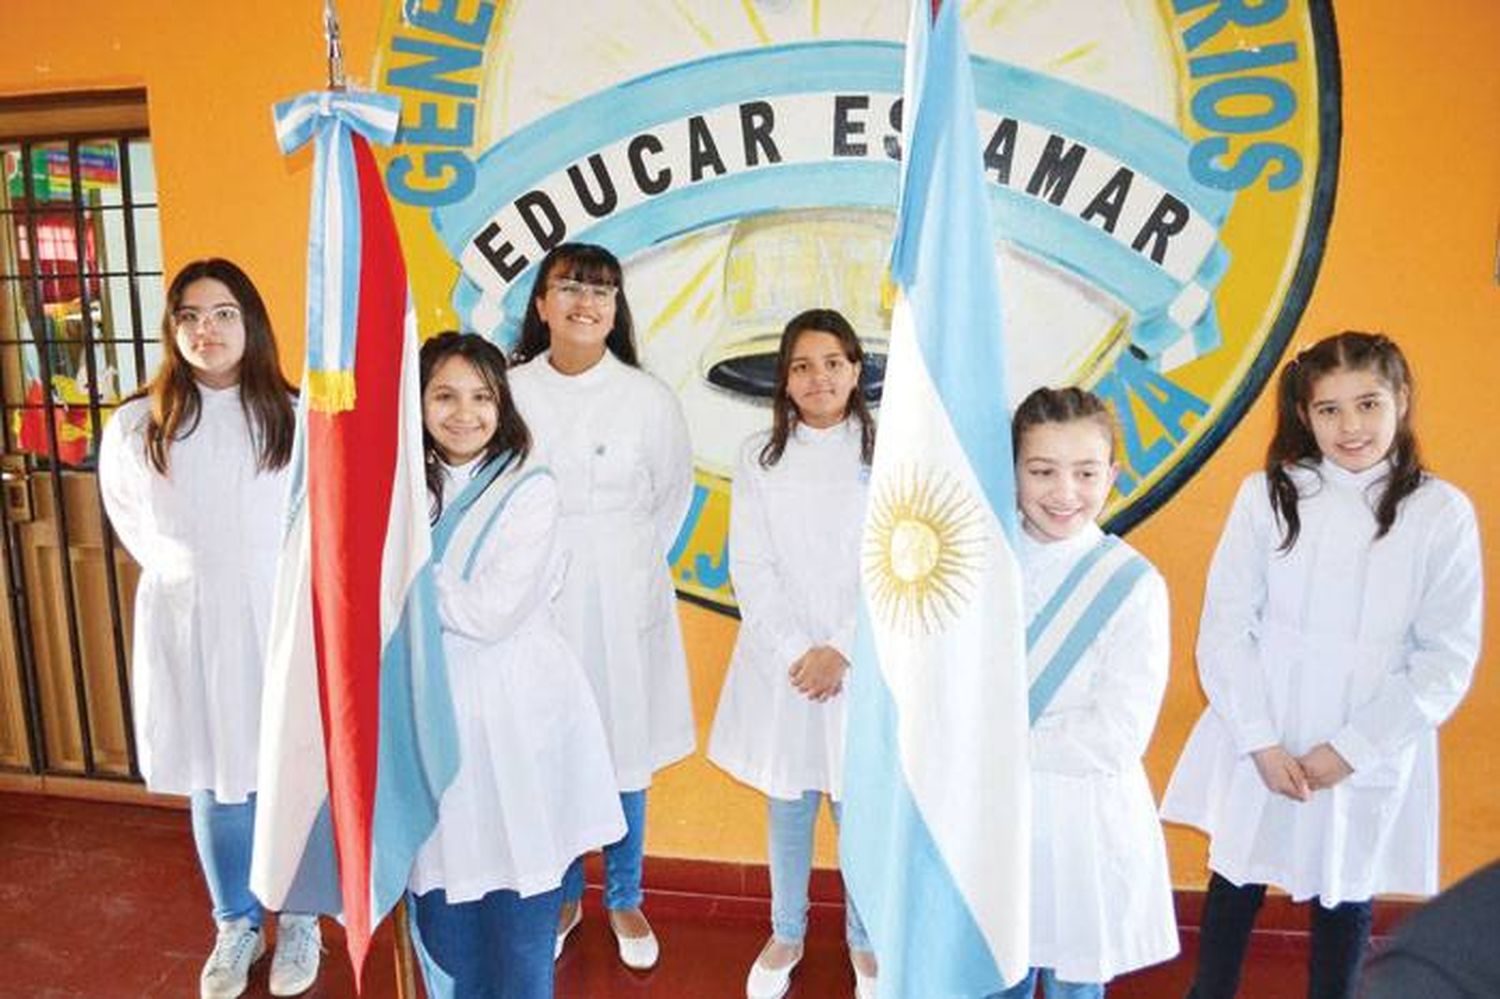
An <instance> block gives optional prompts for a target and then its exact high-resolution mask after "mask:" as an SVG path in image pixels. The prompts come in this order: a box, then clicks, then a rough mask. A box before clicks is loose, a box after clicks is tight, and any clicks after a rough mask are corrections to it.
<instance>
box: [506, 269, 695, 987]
mask: <svg viewBox="0 0 1500 999" xmlns="http://www.w3.org/2000/svg"><path fill="white" fill-rule="evenodd" d="M633 338H634V328H633V325H632V321H631V316H630V304H629V302H628V301H627V300H626V298H625V288H624V275H623V273H622V272H621V269H620V262H619V261H618V260H616V259H615V257H614V255H613V254H611V253H610V252H609V251H608V250H606V249H604V248H603V247H600V246H593V245H589V244H583V243H564V244H562V245H560V246H557V247H555V248H554V249H553V250H552V251H551V252H549V253H548V254H547V256H546V257H545V258H543V260H542V262H541V264H540V265H538V267H537V277H536V285H535V287H534V288H533V290H532V293H531V298H530V300H529V302H528V303H527V307H526V318H525V320H524V321H523V323H522V326H521V340H520V343H519V345H518V346H517V348H516V354H517V357H518V359H519V360H521V361H524V362H526V363H524V364H521V365H520V366H519V367H518V368H516V369H515V371H514V373H513V375H512V385H513V387H514V389H515V393H516V404H517V406H519V407H520V410H521V414H522V415H523V416H524V417H525V418H526V422H527V423H528V424H530V426H531V427H532V429H533V431H534V432H535V433H536V436H537V440H538V441H539V442H540V443H541V445H542V446H543V447H544V448H545V449H546V451H547V456H548V459H549V461H550V462H551V463H552V467H553V469H554V471H555V472H556V474H557V482H558V491H559V493H560V494H561V497H562V513H561V519H560V520H559V524H558V543H559V545H560V547H561V548H562V550H563V551H564V552H566V553H567V557H568V574H567V579H566V580H565V581H564V583H563V590H562V594H561V596H560V598H559V601H558V604H559V612H560V619H561V622H562V627H563V632H564V634H566V635H567V637H568V641H569V642H570V643H571V644H572V646H573V649H574V651H575V652H577V654H578V656H579V658H580V659H581V660H582V661H583V667H584V671H585V673H587V675H588V678H589V682H590V683H591V684H592V685H593V688H594V694H595V696H596V697H597V698H598V704H599V710H600V712H601V713H602V714H603V716H604V726H605V729H606V731H607V732H608V734H609V742H610V750H611V752H612V753H613V755H614V764H615V777H616V780H617V782H618V786H619V791H620V804H621V806H622V807H623V808H624V811H625V820H626V824H627V826H628V832H627V833H626V835H625V837H624V838H623V839H621V840H620V841H619V842H617V843H612V844H610V845H609V846H608V847H606V848H605V850H604V870H605V889H604V907H605V909H606V910H607V911H608V913H609V923H610V929H611V930H613V931H614V934H615V939H616V942H617V944H618V946H619V953H620V960H621V961H623V962H624V963H625V964H626V965H627V966H628V967H631V968H636V969H646V968H650V967H652V966H654V965H655V964H656V960H657V957H658V955H659V953H660V948H659V946H658V943H657V940H656V935H655V934H654V933H652V931H651V924H650V923H648V922H647V921H646V917H645V915H644V913H642V912H641V901H642V897H643V896H642V893H641V865H642V860H643V854H644V850H645V841H646V840H645V837H646V788H647V787H648V786H649V785H650V783H651V776H652V774H653V772H654V771H656V770H658V769H660V768H661V767H664V766H666V765H668V764H669V763H673V762H675V761H676V760H679V759H681V758H683V757H684V756H687V755H688V754H689V753H691V752H692V751H693V745H694V742H695V739H696V733H695V731H694V728H693V706H692V699H691V697H690V694H689V690H688V675H687V657H686V655H685V654H684V652H683V647H682V635H681V633H680V631H679V630H678V624H677V612H676V600H675V597H674V594H673V590H672V575H671V572H670V569H669V567H668V565H667V553H668V552H669V551H671V548H672V544H673V542H674V541H675V540H676V538H677V532H678V530H679V529H680V528H681V526H682V521H683V517H684V516H686V514H687V510H688V502H689V500H690V499H691V498H692V493H693V454H692V448H691V446H690V443H689V440H688V431H687V423H686V421H685V420H684V419H683V417H682V407H681V406H680V405H679V404H678V402H677V396H676V395H675V394H674V393H673V392H672V390H671V389H669V388H668V387H667V386H666V385H664V384H662V383H661V382H660V381H658V380H657V379H656V378H654V377H652V376H651V375H649V374H647V373H646V372H644V371H642V370H641V369H640V367H639V365H638V363H637V361H636V353H635V342H634V339H633ZM563 888H564V904H563V913H562V916H561V917H560V922H559V924H558V934H557V942H556V951H557V953H558V954H559V955H561V953H562V947H563V943H564V941H565V940H566V939H567V936H568V934H569V933H570V932H571V931H572V930H573V928H574V927H575V926H577V925H578V922H579V920H580V918H581V915H582V909H581V901H582V898H583V864H582V861H580V862H579V863H577V864H575V865H574V866H573V867H572V869H570V870H569V872H568V876H567V879H566V880H565V882H564V885H563Z"/></svg>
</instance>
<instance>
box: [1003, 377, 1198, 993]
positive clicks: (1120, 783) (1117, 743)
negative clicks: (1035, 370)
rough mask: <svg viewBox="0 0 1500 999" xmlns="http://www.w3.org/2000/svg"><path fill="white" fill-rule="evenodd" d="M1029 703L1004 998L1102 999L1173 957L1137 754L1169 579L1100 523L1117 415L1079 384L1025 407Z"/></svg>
mask: <svg viewBox="0 0 1500 999" xmlns="http://www.w3.org/2000/svg"><path fill="white" fill-rule="evenodd" d="M1011 426H1012V429H1011V440H1012V446H1013V448H1014V452H1015V456H1016V490H1017V494H1018V500H1019V503H1020V507H1021V520H1022V528H1023V530H1022V534H1021V539H1020V551H1019V552H1018V554H1019V556H1020V561H1021V572H1022V576H1023V579H1024V586H1025V590H1024V604H1025V609H1026V614H1027V619H1028V621H1029V623H1028V625H1027V629H1026V631H1027V634H1026V644H1027V666H1028V675H1029V678H1030V690H1031V694H1030V701H1031V704H1030V713H1031V793H1032V803H1031V813H1032V829H1033V832H1032V840H1031V843H1032V863H1031V872H1032V894H1031V964H1032V969H1031V972H1030V974H1029V975H1028V976H1027V977H1026V978H1025V979H1024V980H1022V981H1021V982H1020V983H1019V984H1017V985H1015V986H1012V987H1011V988H1009V989H1006V990H1005V991H1004V992H1001V993H999V995H1000V996H1001V997H1003V999H1031V996H1032V994H1033V992H1034V991H1035V990H1036V987H1037V983H1038V980H1040V982H1041V985H1042V992H1043V994H1044V995H1045V996H1046V997H1047V999H1098V997H1102V996H1103V995H1104V989H1105V983H1107V982H1108V981H1109V980H1110V979H1111V978H1113V977H1114V976H1115V975H1118V974H1120V973H1122V972H1126V971H1130V970H1132V969H1134V968H1140V967H1144V966H1145V965H1148V964H1155V963H1157V962H1159V961H1165V960H1167V959H1168V958H1170V957H1172V956H1173V955H1174V954H1176V953H1177V946H1178V945H1177V924H1176V920H1175V918H1174V916H1173V911H1172V885H1171V881H1170V878H1169V875H1168V870H1167V851H1166V844H1165V841H1164V840H1163V838H1162V831H1161V824H1160V823H1159V822H1158V821H1157V818H1156V802H1155V799H1154V798H1153V797H1152V794H1151V785H1150V784H1149V783H1148V782H1147V780H1146V771H1145V768H1144V767H1143V766H1142V764H1141V756H1142V754H1144V753H1145V751H1146V744H1147V743H1148V742H1149V741H1150V739H1151V731H1152V729H1153V728H1154V727H1155V725H1156V714H1157V710H1158V709H1159V708H1160V706H1161V699H1162V693H1163V691H1164V690H1165V689H1166V683H1167V670H1168V665H1169V661H1170V660H1169V652H1168V644H1169V638H1170V634H1169V633H1170V627H1169V625H1170V622H1169V618H1168V611H1167V587H1166V583H1165V582H1164V581H1163V580H1162V578H1161V576H1160V575H1159V574H1158V573H1157V572H1156V570H1155V569H1154V568H1152V566H1151V564H1150V563H1149V562H1147V561H1146V560H1145V559H1144V558H1143V557H1141V555H1140V554H1139V553H1137V552H1136V551H1135V550H1134V549H1132V548H1131V547H1130V546H1129V545H1127V544H1125V543H1124V542H1123V541H1121V540H1120V539H1119V538H1116V537H1113V536H1111V535H1107V534H1105V533H1104V532H1103V531H1101V530H1100V529H1099V527H1098V525H1097V524H1095V522H1094V521H1095V519H1096V518H1097V517H1098V516H1099V512H1100V511H1101V510H1102V509H1103V508H1104V501H1105V500H1106V499H1107V498H1108V496H1109V490H1110V487H1111V486H1112V485H1113V483H1114V479H1115V471H1116V468H1115V464H1114V439H1115V428H1114V421H1113V419H1112V418H1111V416H1110V414H1109V410H1108V409H1107V408H1105V405H1104V403H1103V402H1102V401H1101V400H1100V399H1099V398H1098V397H1097V396H1095V395H1094V394H1093V393H1091V392H1086V391H1084V390H1083V389H1079V388H1065V389H1050V388H1041V389H1037V390H1036V391H1035V392H1033V393H1031V394H1030V395H1029V396H1027V397H1026V399H1025V400H1024V401H1022V403H1021V405H1020V406H1019V407H1018V408H1017V409H1016V412H1015V416H1014V419H1013V421H1012V425H1011Z"/></svg>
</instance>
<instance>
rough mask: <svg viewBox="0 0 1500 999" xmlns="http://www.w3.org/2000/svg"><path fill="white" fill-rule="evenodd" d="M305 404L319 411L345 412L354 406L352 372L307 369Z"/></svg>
mask: <svg viewBox="0 0 1500 999" xmlns="http://www.w3.org/2000/svg"><path fill="white" fill-rule="evenodd" d="M307 404H308V406H309V407H311V408H312V409H313V410H315V411H316V412H319V413H347V412H348V411H349V410H351V409H353V408H354V372H352V371H309V372H308V373H307Z"/></svg>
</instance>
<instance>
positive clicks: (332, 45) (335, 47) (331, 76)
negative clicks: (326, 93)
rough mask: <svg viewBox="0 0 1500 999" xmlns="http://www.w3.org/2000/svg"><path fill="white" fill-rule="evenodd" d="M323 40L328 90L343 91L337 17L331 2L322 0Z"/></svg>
mask: <svg viewBox="0 0 1500 999" xmlns="http://www.w3.org/2000/svg"><path fill="white" fill-rule="evenodd" d="M323 39H324V40H325V41H326V42H327V43H328V89H329V90H343V89H344V47H343V45H342V44H341V43H340V41H339V15H338V11H336V10H334V6H333V0H323Z"/></svg>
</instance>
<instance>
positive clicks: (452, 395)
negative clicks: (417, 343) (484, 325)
mask: <svg viewBox="0 0 1500 999" xmlns="http://www.w3.org/2000/svg"><path fill="white" fill-rule="evenodd" d="M499 419H500V405H499V400H498V399H496V398H495V393H494V390H492V389H491V388H490V386H489V384H488V383H487V382H485V380H484V378H483V377H481V376H480V374H479V372H478V371H477V370H475V368H474V365H472V364H470V363H469V362H468V360H467V359H465V358H462V357H457V356H455V357H449V358H447V359H446V360H444V361H442V362H440V363H439V364H438V366H437V368H436V369H435V370H434V371H433V372H432V377H431V378H429V379H428V380H427V387H426V388H424V389H423V390H422V424H423V425H424V426H425V427H426V428H427V432H428V433H429V434H431V435H432V439H433V440H434V441H436V442H437V446H438V450H439V451H441V452H442V455H443V459H444V460H445V461H447V462H448V464H450V465H462V464H464V463H465V462H469V461H473V460H474V459H475V458H477V457H479V456H480V455H481V454H483V453H484V449H485V448H486V447H488V446H489V443H490V439H491V438H492V437H494V436H495V424H496V423H497V422H498V421H499Z"/></svg>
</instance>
